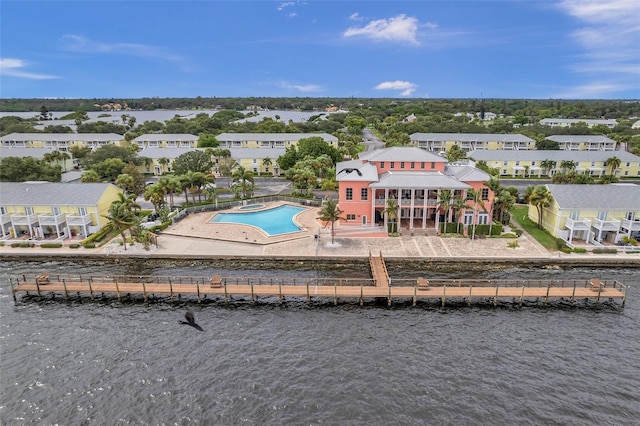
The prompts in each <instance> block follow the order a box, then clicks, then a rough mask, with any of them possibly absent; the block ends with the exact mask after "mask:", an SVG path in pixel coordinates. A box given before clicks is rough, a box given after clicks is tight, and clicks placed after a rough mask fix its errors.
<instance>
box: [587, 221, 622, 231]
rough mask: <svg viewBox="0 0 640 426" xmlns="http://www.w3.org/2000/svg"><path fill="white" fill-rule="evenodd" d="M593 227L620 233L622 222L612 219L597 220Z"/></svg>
mask: <svg viewBox="0 0 640 426" xmlns="http://www.w3.org/2000/svg"><path fill="white" fill-rule="evenodd" d="M593 226H594V227H595V228H596V229H600V230H603V231H618V230H620V221H619V220H615V219H611V220H602V219H595V220H594V223H593Z"/></svg>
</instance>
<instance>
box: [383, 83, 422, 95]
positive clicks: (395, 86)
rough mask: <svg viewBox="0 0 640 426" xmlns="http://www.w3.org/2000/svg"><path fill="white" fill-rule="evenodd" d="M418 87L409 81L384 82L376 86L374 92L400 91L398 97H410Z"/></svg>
mask: <svg viewBox="0 0 640 426" xmlns="http://www.w3.org/2000/svg"><path fill="white" fill-rule="evenodd" d="M417 88H418V86H417V85H416V84H414V83H411V82H410V81H400V80H396V81H384V82H382V83H380V84H378V85H377V86H376V87H374V89H376V90H401V91H402V92H400V96H411V94H412V93H413V92H415V90H416V89H417Z"/></svg>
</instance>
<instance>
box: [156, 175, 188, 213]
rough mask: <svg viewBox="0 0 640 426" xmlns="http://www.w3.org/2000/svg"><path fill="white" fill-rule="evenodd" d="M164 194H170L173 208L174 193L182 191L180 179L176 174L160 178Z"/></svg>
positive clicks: (159, 181) (159, 182)
mask: <svg viewBox="0 0 640 426" xmlns="http://www.w3.org/2000/svg"><path fill="white" fill-rule="evenodd" d="M158 184H159V185H160V186H161V187H162V190H163V192H164V194H166V195H169V208H173V194H175V193H176V192H179V191H182V184H181V183H180V179H179V178H178V177H176V176H166V177H162V178H160V180H158Z"/></svg>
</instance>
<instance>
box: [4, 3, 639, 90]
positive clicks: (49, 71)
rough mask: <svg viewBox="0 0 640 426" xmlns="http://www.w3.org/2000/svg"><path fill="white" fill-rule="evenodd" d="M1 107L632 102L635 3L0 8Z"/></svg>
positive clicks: (46, 5) (636, 87)
mask: <svg viewBox="0 0 640 426" xmlns="http://www.w3.org/2000/svg"><path fill="white" fill-rule="evenodd" d="M0 24H1V25H0V97H3V98H34V97H62V98H94V97H99V98H138V97H152V96H159V97H196V96H203V97H211V96H218V97H248V96H273V97H295V96H300V97H305V96H310V97H350V96H355V97H407V98H479V97H485V98H542V99H547V98H564V99H585V98H588V99H594V98H597V99H630V98H632V99H638V98H640V1H638V0H597V1H584V0H559V1H544V0H539V1H527V0H521V1H480V0H476V1H454V0H451V1H337V0H336V1H326V0H324V1H323V0H307V1H287V2H282V1H279V2H273V1H268V0H262V1H241V0H239V1H188V0H185V1H137V2H136V1H13V0H2V1H1V2H0Z"/></svg>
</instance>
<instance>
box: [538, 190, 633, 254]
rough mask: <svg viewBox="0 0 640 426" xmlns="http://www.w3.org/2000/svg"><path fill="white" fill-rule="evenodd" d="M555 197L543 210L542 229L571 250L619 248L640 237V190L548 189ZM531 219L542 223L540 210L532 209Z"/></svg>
mask: <svg viewBox="0 0 640 426" xmlns="http://www.w3.org/2000/svg"><path fill="white" fill-rule="evenodd" d="M546 186H547V188H548V189H549V191H550V192H551V195H552V201H551V203H550V204H549V206H548V207H545V208H543V209H542V226H543V228H544V229H546V230H547V231H548V232H549V233H550V234H551V235H553V236H554V237H556V238H561V239H563V240H565V241H566V242H567V244H568V245H569V246H570V247H573V246H575V245H576V244H580V243H581V244H589V245H591V246H594V247H601V246H603V245H605V244H616V243H618V242H620V241H621V240H622V238H623V237H629V238H637V237H638V236H640V186H638V185H634V184H610V185H552V184H549V185H546ZM529 218H530V219H531V220H532V221H534V222H538V209H537V208H536V206H533V205H529Z"/></svg>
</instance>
